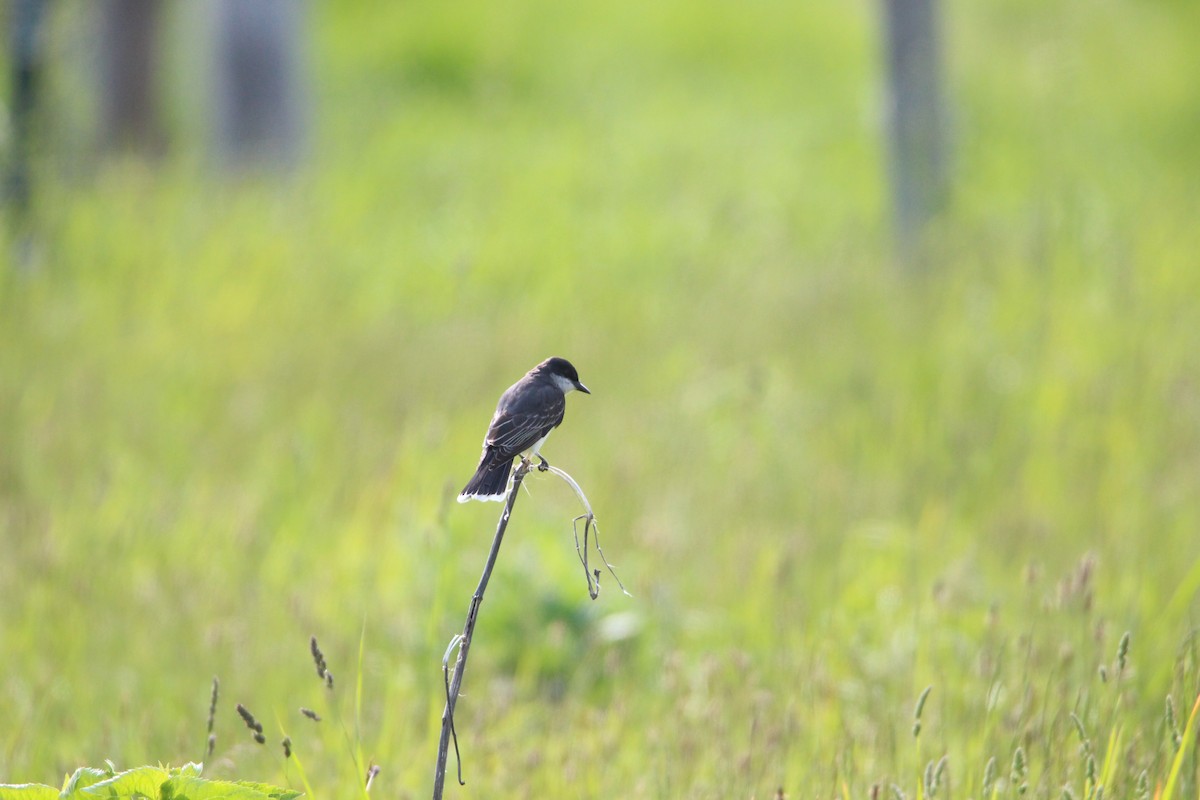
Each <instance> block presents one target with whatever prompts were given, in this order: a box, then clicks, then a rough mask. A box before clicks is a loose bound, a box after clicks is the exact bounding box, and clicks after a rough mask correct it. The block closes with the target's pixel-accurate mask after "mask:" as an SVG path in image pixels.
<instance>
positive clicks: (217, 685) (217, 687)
mask: <svg viewBox="0 0 1200 800" xmlns="http://www.w3.org/2000/svg"><path fill="white" fill-rule="evenodd" d="M220 692H221V682H220V681H219V680H217V676H216V675H214V676H213V682H212V696H211V697H210V698H209V701H208V732H209V733H212V730H213V722H214V720H215V719H216V716H217V695H219V694H220Z"/></svg>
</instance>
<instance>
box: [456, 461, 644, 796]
mask: <svg viewBox="0 0 1200 800" xmlns="http://www.w3.org/2000/svg"><path fill="white" fill-rule="evenodd" d="M532 469H533V463H532V462H531V461H530V460H529V459H527V458H522V459H521V463H520V465H519V466H517V468H516V469H515V470H513V476H512V482H511V485H510V486H509V489H508V497H507V498H505V502H504V510H503V511H502V512H501V513H500V521H499V522H498V523H497V525H496V535H495V537H494V538H493V539H492V549H491V551H490V552H489V553H488V558H487V563H486V564H485V565H484V568H483V575H482V576H481V577H480V579H479V585H478V586H477V587H476V588H475V594H474V595H472V596H471V605H470V607H469V608H468V610H467V621H466V624H465V625H464V626H463V632H462V633H461V634H455V636H454V638H452V639H451V640H450V644H449V646H447V648H446V653H445V655H444V656H443V657H442V678H443V681H444V683H445V689H446V708H445V710H444V711H443V712H442V735H441V739H440V740H439V742H438V753H437V766H436V768H435V771H434V776H433V800H441V798H442V792H443V788H444V786H445V782H446V762H447V761H448V760H449V755H450V743H451V742H452V741H453V743H454V754H455V758H456V760H458V782H459V784H460V785H464V784H465V782H464V781H463V779H462V760H461V758H459V757H458V733H457V732H456V731H455V729H454V708H455V706H456V705H457V704H458V695H459V691H460V689H461V688H462V679H463V672H464V671H465V670H466V666H467V654H468V653H469V651H470V649H471V637H472V636H473V635H474V633H475V622H476V619H477V618H478V614H479V605H480V604H481V603H482V602H483V593H484V592H485V591H486V590H487V585H488V581H489V580H490V579H491V577H492V568H493V567H495V566H496V557H497V556H498V555H499V553H500V543H501V542H502V541H503V540H504V531H505V530H506V529H507V528H508V520H509V518H510V517H511V516H512V509H513V504H514V503H515V502H516V500H517V493H518V492H519V491H520V489H521V482H522V481H523V480H524V479H525V476H526V475H528V474H529V472H530V471H531V470H532ZM538 470H539V471H541V472H546V471H549V472H552V473H554V474H555V475H557V476H558V477H560V478H562V479H563V480H564V481H566V482H567V484H568V485H569V486H570V487H571V488H572V489H573V490H574V491H575V495H576V496H577V497H578V498H579V501H580V502H581V503H582V504H583V507H584V509H585V512H586V513H583V514H580V515H579V516H578V517H575V519H574V520H573V521H572V529H573V530H574V532H575V552H576V553H578V554H579V560H580V561H581V562H582V563H583V572H584V574H585V575H586V576H587V582H588V595H589V596H590V597H591V598H592V599H593V600H595V599H596V598H597V597H598V596H599V595H600V570H599V569H596V570H594V571H589V569H588V555H587V552H588V535H589V532H590V534H591V536H592V538H593V540H594V541H595V543H596V552H597V553H599V554H600V559H601V560H602V561H603V562H604V566H605V567H607V568H608V571H609V573H610V574H611V575H612V576H613V579H614V580H616V582H617V585H618V586H619V587H620V588H621V591H622V592H625V594H626V595H629V592H628V591H626V589H625V586H624V585H623V584H622V583H621V579H620V578H619V577H617V573H616V572H614V571H613V567H612V564H609V563H608V559H607V558H606V557H605V556H604V551H603V550H602V549H601V548H600V529H599V528H598V527H597V524H596V515H595V514H594V513H593V512H592V506H591V504H590V503H589V502H588V499H587V496H586V495H584V493H583V489H581V488H580V487H579V484H578V483H576V482H575V479H574V478H572V477H571V476H570V475H568V474H567V473H566V472H564V471H563V470H561V469H559V468H558V467H554V466H551V465H550V464H547V463H545V462H544V461H543V463H542V465H541V466H539V467H538ZM580 520H582V521H583V543H582V546H581V544H580V540H579V527H578V525H579V522H580ZM593 579H594V580H593ZM455 648H457V649H458V657H457V659H456V660H455V662H454V671H453V672H451V671H450V654H451V653H453V652H454V650H455Z"/></svg>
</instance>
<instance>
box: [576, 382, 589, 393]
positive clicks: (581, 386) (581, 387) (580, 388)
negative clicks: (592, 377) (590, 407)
mask: <svg viewBox="0 0 1200 800" xmlns="http://www.w3.org/2000/svg"><path fill="white" fill-rule="evenodd" d="M575 388H576V389H578V390H579V391H581V392H583V393H584V394H591V392H589V391H588V388H587V387H586V386H584V385H583V384H582V383H580V382H579V381H575Z"/></svg>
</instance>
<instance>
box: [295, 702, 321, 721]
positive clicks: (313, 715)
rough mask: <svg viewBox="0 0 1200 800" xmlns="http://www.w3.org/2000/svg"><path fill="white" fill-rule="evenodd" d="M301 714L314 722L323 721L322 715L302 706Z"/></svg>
mask: <svg viewBox="0 0 1200 800" xmlns="http://www.w3.org/2000/svg"><path fill="white" fill-rule="evenodd" d="M300 713H301V714H303V715H304V716H306V717H308V718H309V719H311V720H312V721H313V722H320V721H321V715H320V714H318V713H317V712H315V711H313V710H312V709H311V708H305V707H304V706H301V707H300Z"/></svg>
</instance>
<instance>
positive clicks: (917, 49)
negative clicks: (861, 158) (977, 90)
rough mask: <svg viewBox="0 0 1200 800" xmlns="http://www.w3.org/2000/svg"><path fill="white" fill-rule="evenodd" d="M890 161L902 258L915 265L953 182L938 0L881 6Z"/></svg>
mask: <svg viewBox="0 0 1200 800" xmlns="http://www.w3.org/2000/svg"><path fill="white" fill-rule="evenodd" d="M883 5H884V12H885V13H884V16H885V27H886V38H887V64H888V146H889V147H888V150H889V152H888V156H889V169H890V173H891V175H890V177H891V189H892V192H891V194H892V218H893V225H894V226H895V236H896V243H897V246H898V249H899V253H900V257H901V259H902V260H903V261H904V262H905V263H911V261H912V258H913V256H914V254H915V252H916V250H917V248H918V247H919V245H920V242H921V238H922V235H923V233H924V232H925V230H926V229H927V227H928V225H929V222H930V221H931V220H932V219H933V217H934V216H935V215H936V214H937V213H938V212H939V211H940V210H941V209H942V207H943V205H944V204H945V200H946V193H947V184H948V179H949V174H948V173H949V169H948V160H949V159H948V155H947V145H946V140H947V134H946V112H945V106H944V103H943V100H942V76H941V71H942V65H941V52H940V51H941V47H940V40H939V36H938V9H937V0H883Z"/></svg>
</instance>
